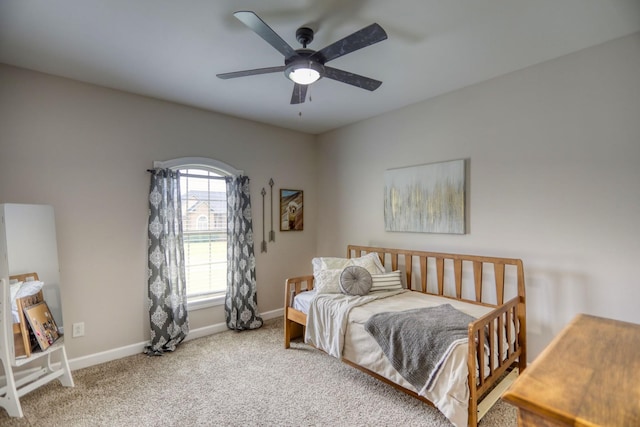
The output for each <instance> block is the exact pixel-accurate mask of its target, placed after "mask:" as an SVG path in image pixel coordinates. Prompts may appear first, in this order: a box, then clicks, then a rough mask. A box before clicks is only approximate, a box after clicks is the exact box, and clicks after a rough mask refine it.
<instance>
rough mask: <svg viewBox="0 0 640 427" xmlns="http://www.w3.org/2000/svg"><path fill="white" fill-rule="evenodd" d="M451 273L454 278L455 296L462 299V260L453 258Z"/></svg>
mask: <svg viewBox="0 0 640 427" xmlns="http://www.w3.org/2000/svg"><path fill="white" fill-rule="evenodd" d="M453 273H454V275H455V279H456V298H457V299H462V260H461V259H454V260H453Z"/></svg>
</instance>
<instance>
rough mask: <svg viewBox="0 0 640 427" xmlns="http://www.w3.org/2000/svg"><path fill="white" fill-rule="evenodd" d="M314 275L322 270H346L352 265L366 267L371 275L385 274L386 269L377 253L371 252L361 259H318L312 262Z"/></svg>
mask: <svg viewBox="0 0 640 427" xmlns="http://www.w3.org/2000/svg"><path fill="white" fill-rule="evenodd" d="M311 265H312V266H313V274H314V275H315V274H316V273H317V272H319V271H321V270H336V269H339V270H344V269H345V267H348V266H350V265H357V266H358V267H364V268H366V269H367V271H368V272H369V273H371V274H378V273H384V272H385V269H384V266H383V265H382V262H381V261H380V257H379V256H378V254H377V253H375V252H371V253H368V254H366V255H363V256H361V257H359V258H334V257H318V258H313V259H312V260H311Z"/></svg>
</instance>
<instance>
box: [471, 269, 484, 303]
mask: <svg viewBox="0 0 640 427" xmlns="http://www.w3.org/2000/svg"><path fill="white" fill-rule="evenodd" d="M482 265H483V264H482V262H480V261H473V280H474V283H475V285H476V286H475V291H476V302H480V301H482Z"/></svg>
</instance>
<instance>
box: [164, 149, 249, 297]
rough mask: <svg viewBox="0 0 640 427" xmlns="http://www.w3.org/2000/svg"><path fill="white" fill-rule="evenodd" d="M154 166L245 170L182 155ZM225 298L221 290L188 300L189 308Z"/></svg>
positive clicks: (229, 173)
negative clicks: (210, 294) (204, 296)
mask: <svg viewBox="0 0 640 427" xmlns="http://www.w3.org/2000/svg"><path fill="white" fill-rule="evenodd" d="M153 167H154V168H169V169H173V170H176V169H187V168H189V167H193V168H200V169H206V170H210V171H212V172H215V173H217V174H218V175H222V176H239V175H244V171H242V170H240V169H236V168H234V167H233V166H231V165H229V164H227V163H224V162H221V161H219V160H215V159H210V158H208V157H180V158H178V159H171V160H165V161H160V160H155V161H154V162H153ZM225 298H226V295H225V292H221V293H219V294H215V295H212V296H210V297H206V298H201V299H197V300H192V301H187V310H200V309H203V308H208V307H216V306H220V305H224V300H225Z"/></svg>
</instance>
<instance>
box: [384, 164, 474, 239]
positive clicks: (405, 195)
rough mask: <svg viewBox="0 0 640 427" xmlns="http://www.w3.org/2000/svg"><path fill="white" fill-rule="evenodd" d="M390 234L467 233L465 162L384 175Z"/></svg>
mask: <svg viewBox="0 0 640 427" xmlns="http://www.w3.org/2000/svg"><path fill="white" fill-rule="evenodd" d="M384 223H385V230H386V231H408V232H421V233H451V234H464V233H465V161H464V160H452V161H448V162H440V163H431V164H427V165H420V166H412V167H406V168H398V169H389V170H387V171H385V174H384Z"/></svg>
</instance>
